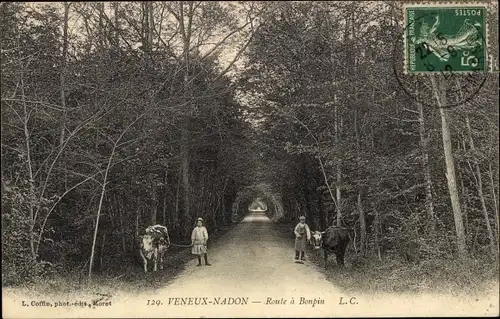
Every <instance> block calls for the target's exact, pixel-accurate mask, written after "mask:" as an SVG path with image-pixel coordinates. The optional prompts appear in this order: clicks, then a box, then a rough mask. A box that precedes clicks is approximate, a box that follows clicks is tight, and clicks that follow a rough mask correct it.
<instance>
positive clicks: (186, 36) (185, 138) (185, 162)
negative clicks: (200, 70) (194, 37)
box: [179, 1, 193, 222]
mask: <svg viewBox="0 0 500 319" xmlns="http://www.w3.org/2000/svg"><path fill="white" fill-rule="evenodd" d="M188 8H189V13H188V16H187V26H186V19H185V15H184V2H183V1H181V2H180V10H179V20H180V21H179V25H180V31H181V36H182V40H183V60H184V100H185V107H186V109H187V112H186V115H185V118H184V120H183V125H182V129H181V130H182V132H181V134H182V136H181V140H182V146H181V161H182V162H181V165H182V185H183V197H184V198H183V199H184V221H185V222H189V221H191V210H190V203H191V196H190V195H191V192H190V183H189V142H190V141H189V140H190V134H189V128H190V116H191V111H192V110H191V108H192V102H191V99H192V96H191V94H192V89H191V81H190V56H189V51H190V47H191V25H192V19H193V3H192V2H189V4H188Z"/></svg>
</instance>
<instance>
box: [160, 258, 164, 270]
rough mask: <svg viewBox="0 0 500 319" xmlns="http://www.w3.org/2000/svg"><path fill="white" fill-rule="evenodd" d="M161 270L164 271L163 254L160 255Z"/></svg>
mask: <svg viewBox="0 0 500 319" xmlns="http://www.w3.org/2000/svg"><path fill="white" fill-rule="evenodd" d="M160 270H163V254H160Z"/></svg>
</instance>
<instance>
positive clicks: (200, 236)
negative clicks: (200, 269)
mask: <svg viewBox="0 0 500 319" xmlns="http://www.w3.org/2000/svg"><path fill="white" fill-rule="evenodd" d="M207 240H208V232H207V229H206V228H205V226H203V218H201V217H200V218H198V219H197V220H196V227H195V228H194V229H193V232H192V233H191V245H192V246H193V248H192V249H191V253H192V254H193V255H198V265H197V266H201V255H203V257H204V259H205V265H206V266H211V264H209V263H208V259H207Z"/></svg>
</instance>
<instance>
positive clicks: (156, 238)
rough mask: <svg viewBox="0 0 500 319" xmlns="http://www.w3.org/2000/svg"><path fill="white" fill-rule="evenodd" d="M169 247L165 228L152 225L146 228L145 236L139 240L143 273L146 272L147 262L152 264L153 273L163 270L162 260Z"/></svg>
mask: <svg viewBox="0 0 500 319" xmlns="http://www.w3.org/2000/svg"><path fill="white" fill-rule="evenodd" d="M169 246H170V238H169V236H168V230H167V227H165V226H162V225H154V226H149V227H148V228H146V234H145V235H143V236H141V237H140V238H139V253H140V255H141V257H142V261H143V266H144V272H148V262H153V271H157V270H158V262H159V263H160V269H163V258H164V255H165V252H166V251H167V249H168V247H169Z"/></svg>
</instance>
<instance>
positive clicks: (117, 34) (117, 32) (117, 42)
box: [113, 2, 120, 50]
mask: <svg viewBox="0 0 500 319" xmlns="http://www.w3.org/2000/svg"><path fill="white" fill-rule="evenodd" d="M113 5H114V9H115V12H114V18H115V33H114V36H115V46H116V49H117V50H119V48H120V19H119V17H120V15H119V9H118V8H119V6H120V3H119V2H113Z"/></svg>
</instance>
